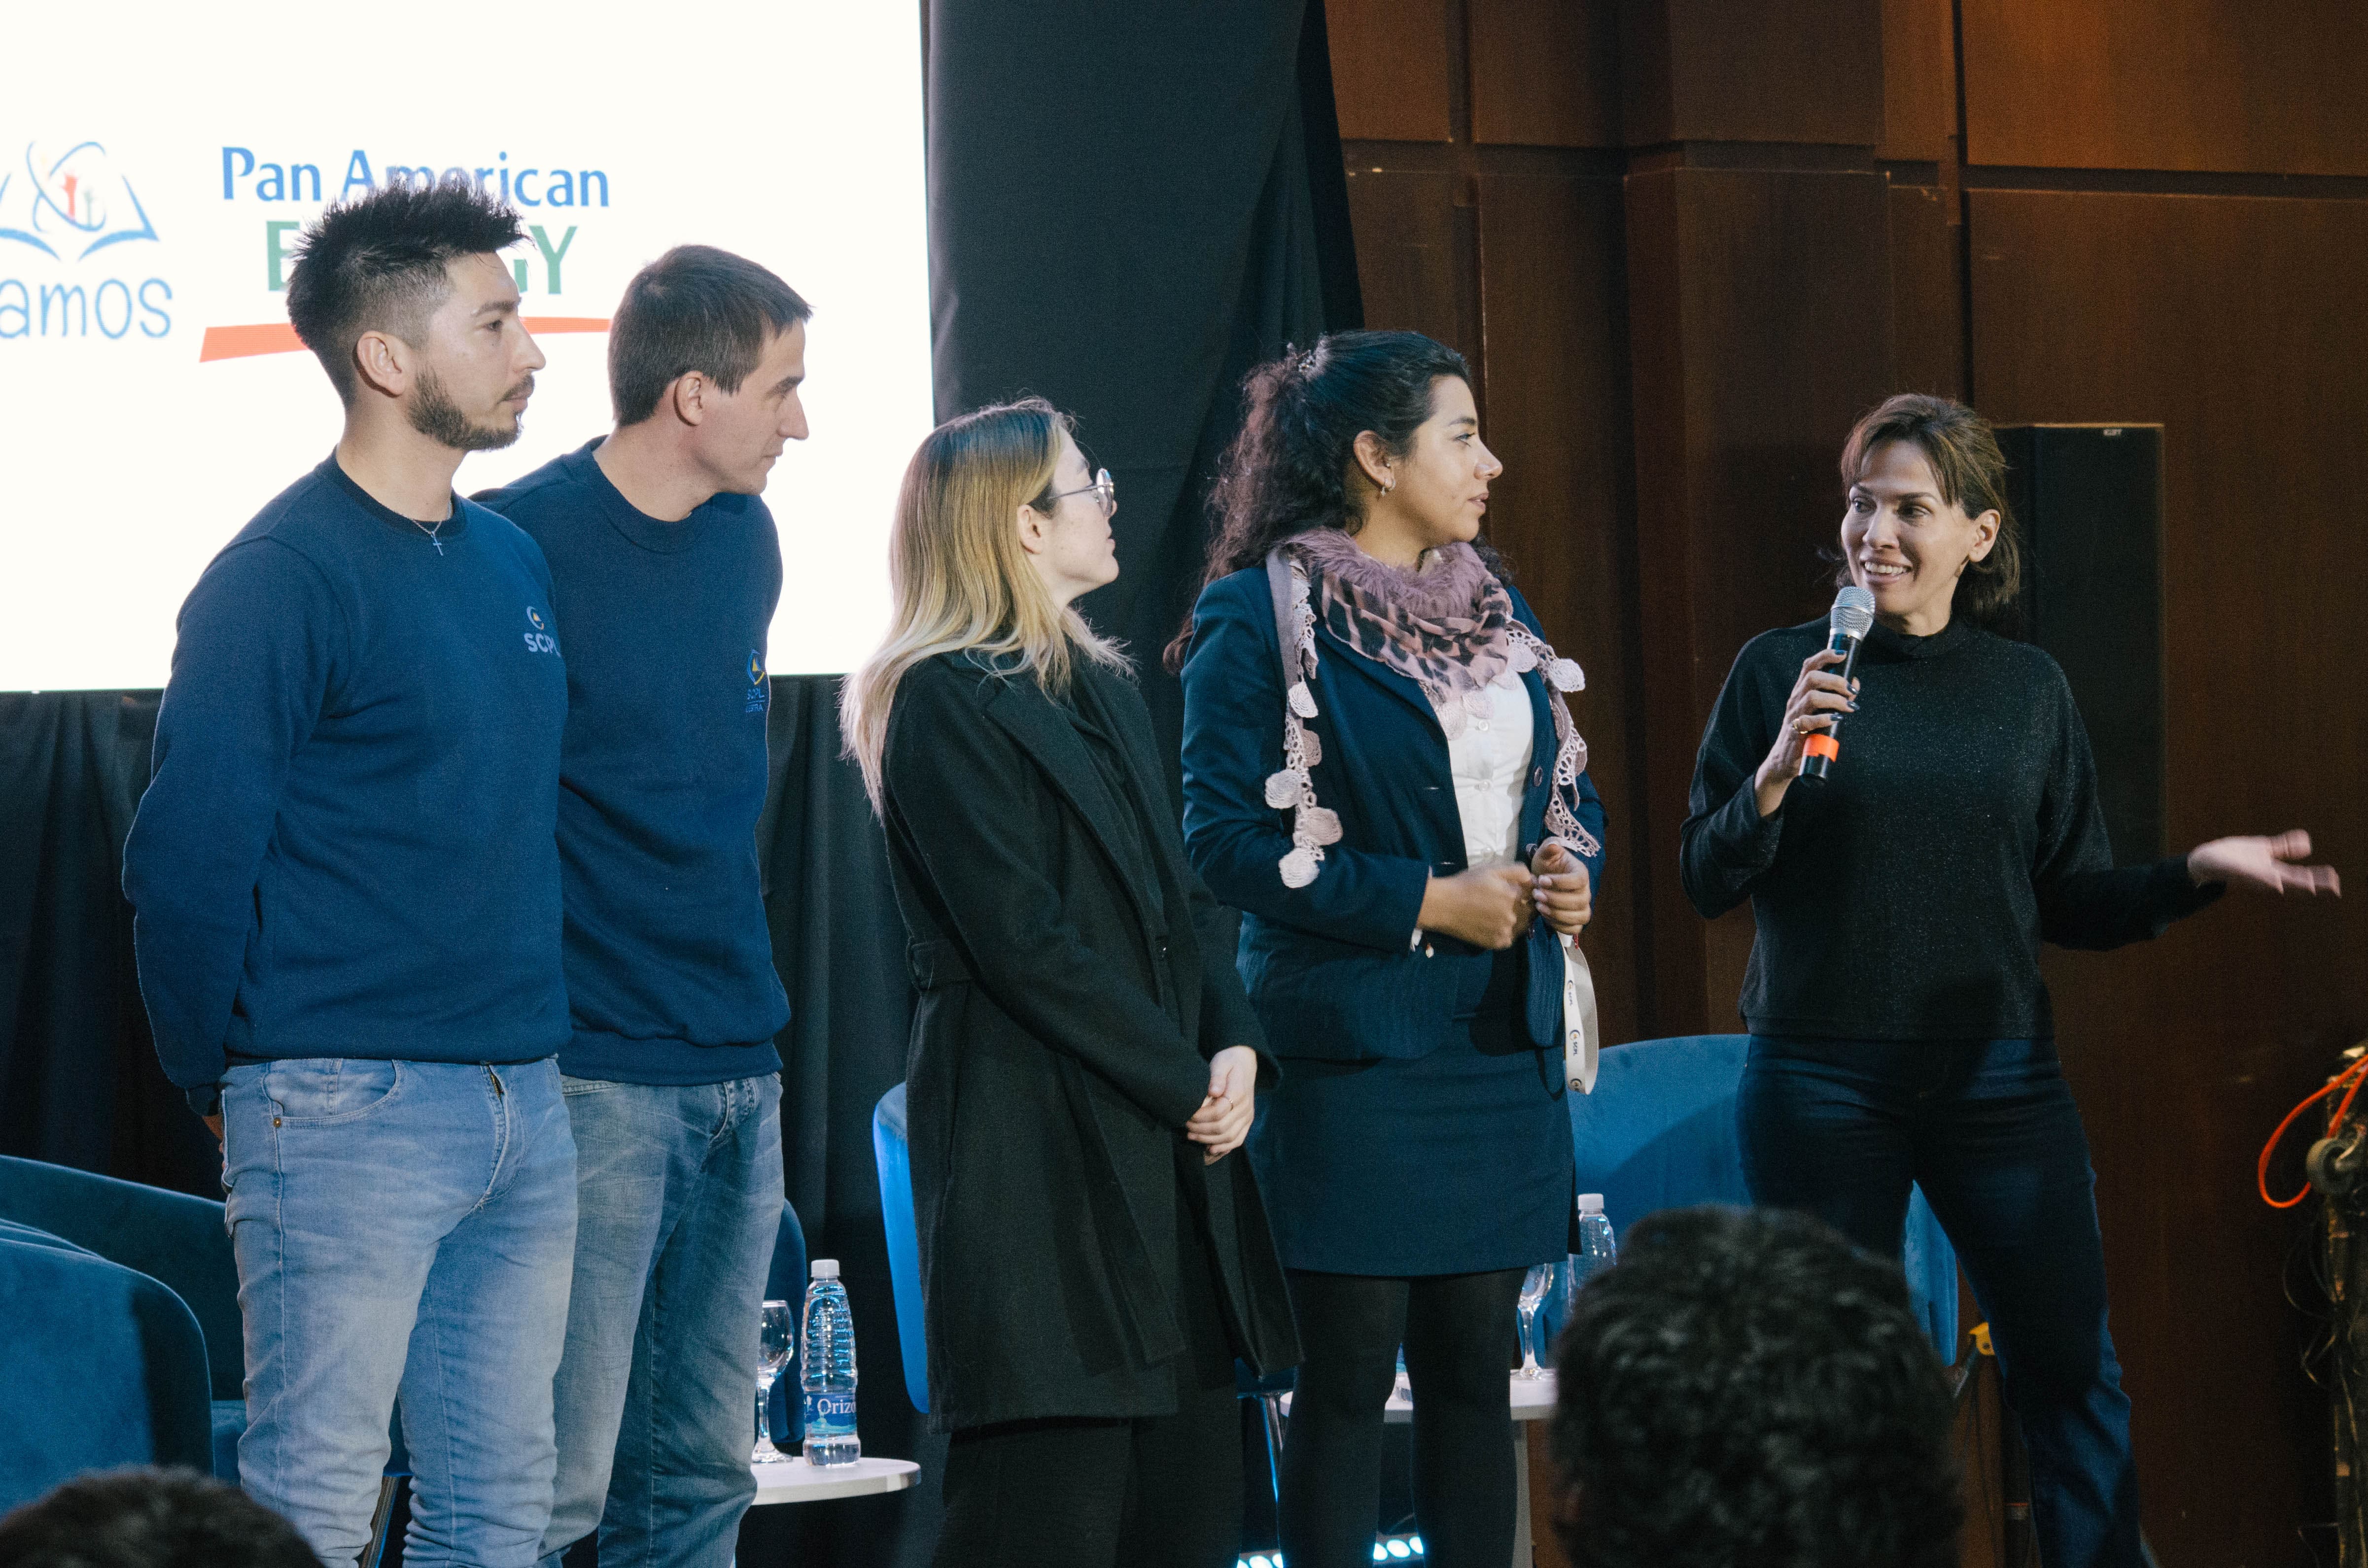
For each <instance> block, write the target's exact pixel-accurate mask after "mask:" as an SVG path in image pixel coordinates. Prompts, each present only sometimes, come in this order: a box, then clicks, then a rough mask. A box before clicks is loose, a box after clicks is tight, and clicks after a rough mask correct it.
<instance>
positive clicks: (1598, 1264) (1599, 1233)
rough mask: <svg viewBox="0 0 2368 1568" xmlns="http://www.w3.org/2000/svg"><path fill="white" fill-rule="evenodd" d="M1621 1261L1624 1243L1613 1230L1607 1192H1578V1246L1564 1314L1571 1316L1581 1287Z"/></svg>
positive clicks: (1571, 1257)
mask: <svg viewBox="0 0 2368 1568" xmlns="http://www.w3.org/2000/svg"><path fill="white" fill-rule="evenodd" d="M1619 1261H1620V1245H1619V1244H1618V1242H1616V1241H1615V1240H1613V1238H1612V1234H1611V1216H1610V1215H1609V1214H1606V1213H1605V1212H1604V1211H1603V1194H1601V1193H1600V1192H1582V1193H1580V1194H1579V1195H1578V1250H1577V1252H1575V1253H1572V1254H1571V1255H1570V1267H1569V1271H1568V1276H1567V1278H1568V1279H1569V1283H1568V1285H1567V1286H1566V1287H1565V1289H1566V1290H1567V1291H1568V1292H1569V1293H1568V1295H1567V1296H1565V1299H1564V1301H1563V1316H1564V1318H1565V1320H1567V1319H1568V1318H1569V1316H1570V1310H1571V1307H1572V1305H1573V1304H1574V1303H1575V1301H1576V1300H1577V1296H1578V1290H1579V1287H1580V1286H1582V1285H1584V1284H1586V1283H1587V1282H1588V1280H1589V1279H1592V1278H1595V1277H1596V1276H1597V1275H1599V1274H1600V1273H1602V1272H1603V1271H1604V1270H1605V1269H1607V1268H1609V1267H1611V1266H1612V1265H1613V1264H1615V1263H1617V1262H1619Z"/></svg>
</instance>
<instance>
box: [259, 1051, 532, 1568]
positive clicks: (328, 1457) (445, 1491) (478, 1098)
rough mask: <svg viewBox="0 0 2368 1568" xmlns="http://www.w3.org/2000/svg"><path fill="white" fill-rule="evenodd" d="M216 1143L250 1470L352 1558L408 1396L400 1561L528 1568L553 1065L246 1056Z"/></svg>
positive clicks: (277, 1500) (320, 1549)
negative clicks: (237, 1317) (398, 1402)
mask: <svg viewBox="0 0 2368 1568" xmlns="http://www.w3.org/2000/svg"><path fill="white" fill-rule="evenodd" d="M222 1147H223V1180H224V1182H225V1183H226V1184H227V1185H228V1187H229V1189H230V1191H229V1199H228V1203H227V1206H226V1213H225V1219H226V1221H227V1223H228V1224H229V1227H230V1234H231V1244H232V1246H233V1251H234V1252H235V1254H236V1256H237V1260H238V1304H239V1312H240V1314H241V1316H242V1317H243V1318H244V1320H245V1335H246V1411H247V1427H246V1434H245V1437H241V1438H240V1439H239V1445H238V1474H239V1483H240V1484H241V1485H242V1486H244V1487H245V1489H246V1491H247V1492H248V1493H250V1494H253V1495H254V1496H255V1497H256V1498H257V1499H258V1500H260V1501H261V1502H263V1503H264V1504H265V1505H267V1506H269V1507H271V1508H273V1509H276V1510H277V1511H279V1513H281V1514H283V1515H285V1516H286V1517H288V1518H289V1519H290V1521H292V1522H293V1523H294V1524H295V1526H296V1528H297V1529H298V1530H299V1531H300V1532H302V1535H303V1537H304V1539H305V1540H306V1541H307V1542H308V1543H309V1544H310V1545H311V1546H312V1548H313V1551H314V1552H315V1553H316V1554H317V1555H318V1556H319V1557H320V1558H321V1560H322V1561H323V1562H329V1563H346V1562H353V1561H354V1559H355V1558H356V1557H357V1556H358V1555H359V1553H360V1552H361V1551H362V1549H363V1548H364V1547H365V1546H366V1545H367V1544H368V1543H369V1540H370V1514H371V1511H372V1509H373V1508H374V1507H375V1506H376V1505H377V1502H378V1491H379V1478H380V1476H381V1473H382V1472H383V1471H384V1470H385V1468H386V1460H387V1452H388V1449H389V1447H390V1440H389V1437H388V1430H387V1429H388V1424H389V1419H390V1417H391V1416H392V1415H393V1408H394V1403H395V1395H396V1393H397V1392H398V1391H399V1392H401V1394H402V1397H403V1438H404V1446H405V1447H406V1448H408V1449H410V1450H411V1465H412V1471H413V1476H412V1514H411V1528H410V1532H409V1534H408V1536H407V1537H406V1538H405V1540H404V1561H405V1562H410V1563H413V1564H416V1565H417V1568H428V1565H429V1564H440V1563H467V1564H470V1565H471V1568H527V1565H528V1564H530V1563H532V1562H534V1560H535V1555H536V1547H537V1545H538V1543H539V1542H540V1541H541V1539H542V1532H543V1528H544V1526H545V1525H546V1524H547V1523H548V1522H549V1520H550V1517H551V1478H552V1471H553V1468H554V1463H555V1451H554V1449H553V1446H552V1428H551V1380H552V1375H553V1374H554V1373H555V1372H556V1371H557V1370H558V1368H559V1346H560V1336H561V1333H562V1331H563V1330H564V1327H565V1325H566V1322H567V1279H568V1261H569V1258H570V1256H572V1255H573V1252H574V1247H575V1141H574V1139H573V1138H572V1137H571V1136H570V1134H569V1132H568V1127H567V1112H566V1108H565V1107H564V1105H563V1104H562V1102H561V1099H560V1094H559V1066H558V1063H557V1062H551V1061H543V1062H527V1063H522V1064H518V1065H502V1066H492V1067H488V1066H484V1065H468V1064H461V1063H452V1062H364V1061H354V1060H345V1059H339V1058H334V1057H324V1058H315V1059H308V1060H302V1061H290V1062H256V1063H250V1064H246V1065H242V1066H237V1067H233V1068H232V1069H231V1070H230V1072H229V1074H227V1075H226V1076H225V1077H224V1078H223V1080H222Z"/></svg>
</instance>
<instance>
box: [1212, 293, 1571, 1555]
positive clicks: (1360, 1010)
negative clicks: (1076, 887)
mask: <svg viewBox="0 0 2368 1568" xmlns="http://www.w3.org/2000/svg"><path fill="white" fill-rule="evenodd" d="M1247 403H1248V407H1247V419H1246V423H1245V425H1244V427H1243V430H1242V432H1241V435H1240V437H1239V438H1238V439H1237V440H1236V441H1235V444H1234V446H1233V448H1232V449H1231V451H1230V452H1229V453H1228V455H1227V458H1226V461H1225V465H1224V472H1223V476H1222V478H1221V479H1220V481H1219V486H1218V492H1217V507H1218V510H1219V512H1220V514H1221V518H1220V521H1221V528H1220V532H1219V534H1218V537H1217V538H1216V540H1214V542H1213V544H1212V549H1211V551H1210V564H1209V574H1208V584H1207V586H1206V587H1205V588H1204V589H1203V591H1202V592H1201V597H1200V602H1199V604H1198V606H1197V607H1196V608H1195V609H1194V611H1193V618H1192V620H1191V621H1190V624H1189V625H1188V626H1187V628H1186V630H1185V631H1184V633H1183V634H1182V635H1181V636H1179V637H1178V640H1177V643H1176V645H1175V646H1174V647H1171V648H1170V649H1169V651H1168V657H1169V661H1170V667H1176V665H1177V664H1178V661H1179V660H1180V662H1181V670H1182V675H1183V679H1184V801H1185V812H1184V817H1185V842H1186V844H1187V845H1188V846H1189V847H1190V852H1191V856H1192V862H1193V864H1194V865H1195V866H1196V867H1197V868H1199V869H1200V872H1201V876H1202V877H1204V878H1205V879H1207V881H1208V883H1209V886H1210V888H1211V889H1212V891H1213V892H1215V893H1216V895H1217V896H1218V897H1219V898H1221V899H1223V900H1224V902H1226V903H1230V904H1233V905H1235V906H1236V907H1237V908H1239V909H1241V910H1243V911H1244V912H1245V913H1244V915H1243V921H1242V936H1241V969H1242V974H1243V978H1244V980H1245V981H1246V982H1247V985H1248V988H1249V994H1250V1000H1251V1002H1252V1004H1253V1005H1254V1006H1256V1008H1257V1009H1258V1016H1259V1017H1260V1019H1261V1020H1262V1021H1263V1022H1264V1023H1265V1025H1266V1032H1267V1038H1268V1040H1269V1041H1270V1042H1271V1043H1272V1045H1273V1048H1274V1050H1275V1051H1276V1053H1277V1054H1278V1055H1280V1056H1281V1057H1283V1058H1284V1059H1285V1062H1286V1064H1287V1069H1288V1070H1287V1072H1286V1073H1285V1074H1284V1078H1283V1081H1282V1083H1281V1085H1279V1086H1278V1087H1277V1088H1276V1089H1275V1090H1274V1091H1273V1092H1272V1093H1270V1094H1269V1095H1268V1096H1267V1097H1266V1099H1265V1101H1264V1103H1263V1105H1262V1106H1261V1113H1262V1114H1261V1117H1260V1119H1259V1122H1258V1130H1257V1131H1256V1132H1254V1133H1253V1134H1252V1138H1251V1142H1250V1152H1251V1154H1252V1157H1253V1158H1254V1159H1255V1160H1256V1162H1257V1164H1258V1173H1259V1181H1260V1185H1261V1186H1262V1187H1263V1188H1264V1189H1265V1192H1266V1197H1267V1201H1268V1203H1269V1206H1270V1208H1271V1210H1272V1213H1273V1217H1274V1225H1275V1233H1276V1238H1277V1241H1278V1244H1279V1245H1280V1247H1281V1253H1282V1260H1283V1265H1284V1267H1285V1268H1286V1269H1287V1270H1288V1271H1289V1278H1290V1281H1291V1295H1292V1305H1293V1307H1294V1308H1295V1310H1296V1312H1297V1316H1298V1324H1299V1329H1300V1335H1301V1339H1302V1343H1303V1344H1304V1346H1305V1350H1306V1358H1307V1359H1306V1363H1305V1365H1304V1367H1303V1368H1302V1369H1301V1370H1300V1374H1299V1381H1298V1387H1297V1390H1296V1392H1294V1394H1293V1395H1292V1411H1291V1437H1290V1441H1289V1442H1287V1443H1285V1444H1284V1445H1283V1456H1282V1498H1281V1524H1282V1550H1283V1556H1284V1558H1285V1559H1286V1560H1287V1561H1288V1562H1290V1563H1291V1568H1363V1565H1365V1564H1369V1563H1370V1562H1372V1551H1373V1526H1374V1515H1375V1513H1376V1511H1377V1507H1378V1492H1379V1485H1380V1450H1381V1436H1382V1412H1383V1405H1384V1404H1385V1403H1387V1401H1388V1399H1389V1395H1390V1391H1391V1386H1392V1383H1393V1381H1395V1370H1396V1363H1397V1354H1398V1349H1399V1346H1400V1344H1401V1342H1403V1344H1404V1346H1405V1350H1406V1372H1407V1376H1408V1377H1409V1379H1410V1380H1411V1381H1412V1383H1413V1390H1414V1413H1415V1414H1414V1419H1415V1431H1414V1438H1415V1505H1416V1516H1417V1520H1418V1522H1419V1524H1420V1526H1421V1530H1422V1536H1423V1540H1424V1543H1425V1545H1426V1547H1427V1549H1428V1552H1429V1560H1430V1561H1431V1562H1434V1563H1438V1564H1440V1565H1442V1568H1483V1565H1485V1568H1497V1565H1498V1564H1501V1563H1502V1562H1504V1561H1505V1560H1506V1558H1507V1557H1508V1555H1509V1554H1510V1552H1511V1549H1512V1540H1513V1523H1514V1521H1513V1506H1514V1494H1515V1476H1514V1471H1513V1463H1512V1443H1511V1416H1510V1409H1509V1401H1508V1397H1507V1383H1506V1373H1507V1371H1508V1366H1509V1362H1510V1354H1509V1353H1510V1351H1511V1348H1512V1343H1513V1335H1512V1334H1511V1332H1510V1330H1511V1329H1512V1327H1513V1324H1514V1321H1515V1320H1514V1306H1515V1302H1516V1300H1517V1298H1518V1296H1519V1294H1520V1288H1521V1282H1522V1277H1523V1274H1524V1272H1525V1271H1526V1270H1527V1269H1528V1268H1529V1267H1530V1266H1531V1265H1533V1264H1539V1263H1546V1262H1551V1261H1555V1260H1559V1259H1560V1258H1561V1257H1562V1256H1564V1255H1565V1253H1566V1252H1568V1251H1569V1250H1570V1225H1571V1213H1572V1197H1573V1194H1572V1190H1571V1189H1572V1183H1573V1161H1572V1157H1571V1142H1570V1122H1569V1119H1568V1116H1567V1114H1566V1108H1565V1103H1564V1100H1563V1096H1564V1094H1565V1082H1566V1078H1567V1077H1568V1076H1569V1075H1570V1074H1572V1073H1574V1072H1576V1073H1577V1074H1578V1075H1579V1076H1581V1077H1588V1078H1590V1081H1591V1064H1590V1063H1588V1062H1586V1061H1585V1060H1584V1055H1585V1053H1584V1051H1583V1050H1582V1049H1580V1048H1579V1047H1578V1046H1576V1045H1573V1044H1572V1035H1573V1033H1574V1030H1575V1029H1577V1032H1579V1033H1580V1034H1582V1035H1583V1034H1584V1029H1583V1028H1579V1027H1578V1026H1580V1025H1582V1024H1583V1023H1585V1022H1588V1021H1591V1013H1589V1014H1588V1017H1587V1018H1584V1019H1583V1018H1582V1017H1580V1016H1579V1015H1580V1014H1581V1012H1582V1011H1585V1010H1586V1009H1591V1006H1592V996H1593V992H1592V989H1591V987H1586V986H1585V971H1584V964H1583V961H1582V960H1577V959H1576V958H1573V957H1566V956H1565V942H1564V940H1563V938H1565V937H1575V936H1577V933H1578V932H1579V931H1580V930H1581V929H1582V928H1583V927H1584V926H1586V924H1587V921H1588V914H1589V911H1590V908H1591V903H1590V899H1591V893H1592V892H1593V890H1594V889H1595V887H1596V886H1597V885H1598V884H1599V881H1600V874H1601V867H1602V856H1603V850H1602V829H1603V812H1602V807H1601V805H1600V802H1599V801H1597V799H1596V795H1595V790H1594V787H1593V785H1592V784H1591V783H1590V782H1589V781H1588V778H1587V774H1586V748H1585V746H1584V744H1582V743H1581V742H1580V741H1579V739H1578V736H1577V733H1576V731H1575V730H1574V729H1573V728H1572V726H1571V722H1570V716H1569V713H1568V711H1567V710H1566V709H1565V706H1564V702H1563V694H1564V693H1565V692H1567V691H1571V690H1575V689H1577V687H1578V685H1579V674H1578V669H1577V665H1572V664H1570V663H1569V662H1568V661H1566V660H1562V659H1558V658H1557V657H1556V656H1555V654H1554V650H1553V649H1551V648H1549V647H1547V646H1546V644H1545V642H1544V639H1543V635H1542V634H1541V632H1540V631H1539V628H1538V624H1537V621H1536V619H1535V618H1534V617H1533V616H1532V615H1531V613H1530V610H1529V607H1528V606H1527V605H1526V604H1524V603H1523V602H1522V601H1521V598H1520V595H1519V594H1518V593H1517V592H1515V591H1514V590H1513V589H1512V587H1511V586H1510V585H1509V584H1508V583H1507V582H1506V580H1505V578H1504V574H1503V570H1502V566H1501V563H1500V562H1498V561H1497V558H1496V555H1495V553H1494V551H1490V550H1489V549H1488V548H1487V547H1486V545H1485V544H1481V543H1477V542H1476V541H1477V540H1478V537H1479V533H1480V525H1481V519H1482V517H1483V516H1484V514H1485V512H1486V505H1487V494H1488V483H1489V481H1490V480H1492V479H1494V478H1495V477H1496V476H1497V474H1498V473H1499V472H1502V467H1501V465H1500V464H1499V463H1498V462H1497V460H1496V458H1495V457H1494V456H1493V455H1492V454H1491V453H1490V452H1489V450H1488V449H1487V447H1486V445H1485V444H1484V443H1483V442H1482V441H1481V439H1480V434H1479V425H1478V421H1477V419H1476V417H1475V415H1474V406H1473V401H1472V389H1471V386H1470V384H1469V381H1468V380H1467V377H1466V374H1465V370H1464V366H1463V359H1462V358H1461V357H1459V356H1458V355H1456V354H1455V353H1454V352H1452V350H1450V349H1447V348H1445V347H1441V346H1440V345H1439V344H1437V343H1434V342H1432V341H1431V340H1430V339H1429V338H1427V337H1423V336H1421V335H1417V334H1414V333H1406V332H1390V333H1384V332H1351V333H1339V334H1336V335H1332V336H1329V337H1326V339H1325V340H1324V341H1323V342H1322V343H1321V344H1319V345H1318V346H1317V347H1315V349H1314V350H1313V351H1312V352H1309V353H1306V354H1304V355H1302V354H1292V355H1289V356H1287V357H1286V358H1283V359H1281V360H1278V361H1276V362H1274V363H1272V364H1269V365H1267V366H1265V367H1263V368H1261V369H1258V371H1257V372H1255V373H1254V374H1253V375H1252V376H1251V377H1250V378H1249V381H1248V383H1247ZM1582 987H1584V997H1583V998H1582V996H1581V990H1582ZM1566 1005H1567V1006H1566ZM1582 1043H1583V1042H1582ZM1566 1046H1571V1050H1570V1051H1569V1055H1570V1057H1571V1061H1570V1062H1567V1063H1566V1062H1565V1047H1566Z"/></svg>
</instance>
